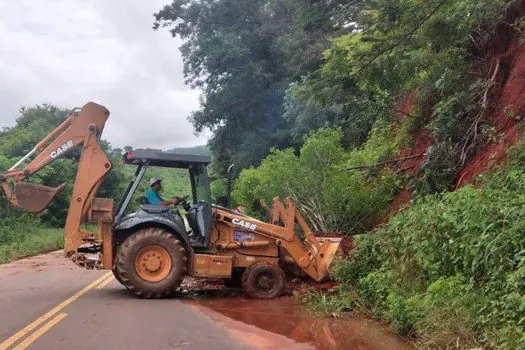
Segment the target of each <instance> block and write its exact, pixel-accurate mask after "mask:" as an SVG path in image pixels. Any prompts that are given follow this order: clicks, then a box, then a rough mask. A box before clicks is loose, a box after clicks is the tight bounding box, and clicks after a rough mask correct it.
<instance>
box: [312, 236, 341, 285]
mask: <svg viewBox="0 0 525 350" xmlns="http://www.w3.org/2000/svg"><path fill="white" fill-rule="evenodd" d="M316 238H317V240H318V241H319V243H320V244H321V249H320V252H319V254H318V257H317V259H316V260H317V272H318V274H319V278H318V279H317V281H322V280H324V279H326V278H327V277H328V276H329V275H330V273H331V271H330V268H331V267H332V263H333V261H334V258H335V257H336V255H337V253H338V252H339V245H340V244H341V241H342V238H333V237H316Z"/></svg>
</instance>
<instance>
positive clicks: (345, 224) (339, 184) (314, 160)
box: [234, 124, 400, 234]
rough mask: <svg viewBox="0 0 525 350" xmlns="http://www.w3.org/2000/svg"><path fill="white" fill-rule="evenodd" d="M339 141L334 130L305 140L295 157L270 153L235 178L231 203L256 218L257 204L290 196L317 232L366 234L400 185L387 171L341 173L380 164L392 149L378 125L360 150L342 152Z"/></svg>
mask: <svg viewBox="0 0 525 350" xmlns="http://www.w3.org/2000/svg"><path fill="white" fill-rule="evenodd" d="M342 136H343V133H342V132H341V131H340V130H333V129H320V130H318V131H315V132H312V133H311V134H310V135H309V136H308V137H307V138H306V139H305V142H304V145H303V146H302V148H301V150H300V152H299V153H300V154H299V155H296V154H295V153H294V151H293V149H287V150H284V151H279V150H277V149H274V150H273V151H272V153H271V154H270V155H269V156H268V157H267V158H265V159H264V160H263V161H262V163H261V165H260V166H259V167H258V168H251V169H247V170H244V171H243V172H242V173H241V175H240V176H239V178H238V180H237V182H236V185H235V191H234V198H235V199H236V200H237V202H239V203H243V204H245V205H246V208H247V210H248V212H249V213H250V214H252V215H256V216H257V215H259V216H260V215H261V214H262V213H260V212H258V209H259V207H258V206H257V201H258V200H259V199H264V200H265V201H266V202H267V203H271V200H272V197H274V196H281V197H283V198H284V197H288V196H290V197H292V198H293V199H294V200H295V202H296V203H298V205H299V207H300V209H301V210H302V211H303V213H304V214H305V216H306V218H308V219H309V221H310V223H311V224H312V225H313V227H314V229H315V230H317V231H324V232H346V233H349V234H354V233H358V232H362V231H363V230H367V229H370V228H371V227H372V225H373V224H374V223H375V222H377V220H378V219H379V218H380V217H381V216H382V215H384V214H385V209H386V207H387V206H388V204H389V203H390V201H391V200H392V198H393V196H394V195H395V193H396V191H397V190H398V189H399V184H400V182H399V180H398V178H397V177H396V176H395V175H394V174H393V173H392V172H391V171H389V170H379V171H375V172H374V171H370V170H369V171H368V173H367V174H366V176H364V174H363V173H362V172H360V171H352V170H347V168H348V167H350V166H354V165H356V164H362V163H363V162H370V163H375V162H377V161H380V160H382V159H384V158H386V157H388V156H390V155H391V154H392V153H393V152H394V150H395V145H394V144H393V143H391V142H390V141H389V132H388V129H385V127H384V126H382V125H380V124H378V126H377V128H376V129H375V132H373V133H372V134H371V137H370V140H369V141H368V142H367V144H366V145H365V146H364V147H363V148H362V149H354V150H352V151H351V152H347V151H345V150H344V148H343V147H342V142H341V139H342ZM259 210H260V209H259Z"/></svg>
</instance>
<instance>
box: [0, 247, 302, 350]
mask: <svg viewBox="0 0 525 350" xmlns="http://www.w3.org/2000/svg"><path fill="white" fill-rule="evenodd" d="M25 348H30V349H89V350H93V349H166V350H167V349H254V348H255V349H261V348H263V349H303V348H311V346H310V345H308V344H304V343H303V344H301V343H297V342H295V341H294V340H291V339H288V338H286V337H284V336H282V335H278V334H274V333H271V332H267V331H264V330H262V329H258V328H256V327H253V326H248V325H247V326H242V327H240V326H235V327H232V326H231V319H229V318H227V317H225V316H223V315H221V314H219V313H217V312H214V311H213V310H209V309H203V308H201V307H195V306H194V305H192V304H191V303H187V302H185V301H184V300H179V299H176V298H175V299H166V300H143V299H137V298H135V297H133V296H131V295H130V294H129V293H128V292H127V291H126V290H125V289H124V288H123V287H121V286H120V285H119V284H118V282H116V281H115V280H114V278H113V276H112V274H111V273H108V272H107V271H92V270H85V269H82V268H79V267H76V266H75V265H74V264H73V263H71V262H69V261H68V260H67V259H65V258H63V257H62V255H61V253H50V254H46V255H41V256H38V257H34V258H29V259H24V260H20V261H17V262H15V263H11V264H7V265H1V266H0V350H4V349H25Z"/></svg>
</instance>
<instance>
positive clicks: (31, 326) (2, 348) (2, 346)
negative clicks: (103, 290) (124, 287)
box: [0, 271, 112, 350]
mask: <svg viewBox="0 0 525 350" xmlns="http://www.w3.org/2000/svg"><path fill="white" fill-rule="evenodd" d="M111 274H112V272H111V271H110V272H108V273H106V274H104V276H102V277H100V278H98V279H97V280H96V281H95V282H93V283H91V284H90V285H89V286H87V287H85V288H84V289H82V290H80V291H78V292H76V293H75V294H74V295H72V296H71V297H69V298H68V299H66V300H64V301H63V302H61V303H60V304H58V305H57V306H55V307H54V308H53V309H52V310H50V311H48V312H47V313H45V314H44V315H42V316H40V317H39V318H37V319H36V320H35V321H34V322H32V323H30V324H28V325H27V326H25V327H24V328H22V329H21V330H19V331H18V332H16V333H15V334H13V335H12V336H11V337H10V338H9V339H7V340H6V341H4V342H3V343H2V344H0V350H6V349H7V348H8V347H9V346H10V345H12V344H13V343H15V342H16V341H17V340H18V339H20V338H22V337H24V336H25V335H26V334H27V333H29V332H31V331H32V330H33V329H35V328H36V327H38V326H39V325H40V324H42V323H43V322H45V321H47V320H48V319H50V318H51V317H53V316H54V315H55V314H56V313H58V312H59V311H60V310H62V309H63V308H65V307H66V306H68V305H69V304H71V303H72V302H74V301H75V300H77V299H78V298H80V297H81V296H82V295H83V294H85V293H86V292H87V291H89V290H90V289H92V288H94V287H96V286H97V285H98V284H99V283H100V282H102V281H103V280H105V279H106V278H108V276H110V275H111Z"/></svg>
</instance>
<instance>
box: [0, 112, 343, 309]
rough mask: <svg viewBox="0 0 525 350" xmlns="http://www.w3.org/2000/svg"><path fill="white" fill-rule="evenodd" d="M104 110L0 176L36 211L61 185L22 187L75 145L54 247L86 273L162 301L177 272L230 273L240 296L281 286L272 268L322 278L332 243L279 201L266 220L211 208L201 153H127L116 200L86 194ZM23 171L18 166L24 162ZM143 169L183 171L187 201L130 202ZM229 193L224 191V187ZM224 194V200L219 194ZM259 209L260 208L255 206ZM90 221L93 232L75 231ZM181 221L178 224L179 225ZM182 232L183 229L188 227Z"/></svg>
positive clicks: (12, 194)
mask: <svg viewBox="0 0 525 350" xmlns="http://www.w3.org/2000/svg"><path fill="white" fill-rule="evenodd" d="M108 117H109V111H108V110H107V109H106V108H105V107H104V106H102V105H99V104H96V103H93V102H89V103H87V104H86V105H84V106H83V107H82V108H77V109H75V110H73V112H72V113H71V114H70V115H69V116H68V117H67V118H66V119H65V120H64V121H63V122H62V124H60V125H59V126H58V127H57V128H56V129H55V130H54V131H52V132H51V133H50V134H49V135H48V136H46V137H45V138H44V139H43V140H42V141H40V142H39V143H38V144H37V145H36V146H35V147H34V148H33V150H32V151H30V152H29V153H28V154H27V155H26V156H24V157H23V158H22V159H20V160H19V161H18V162H17V163H16V164H15V165H14V166H13V167H11V168H10V169H9V170H8V171H6V172H4V173H3V174H1V175H0V179H1V181H2V188H3V190H4V192H5V194H6V196H7V198H8V200H9V202H10V203H11V204H12V205H14V206H17V207H20V208H22V209H24V210H26V211H28V212H31V213H40V212H42V211H44V210H45V209H46V208H47V207H48V206H49V205H50V203H51V201H52V200H53V198H54V197H55V196H56V194H57V193H58V192H59V191H61V190H63V189H64V187H65V184H62V185H60V186H58V187H56V188H52V187H47V186H44V185H39V184H32V183H27V182H24V180H25V179H27V178H28V177H30V176H31V175H33V174H35V173H36V172H38V171H39V170H40V169H42V168H43V167H45V166H46V165H47V164H49V163H51V162H52V161H54V160H55V159H58V158H60V157H63V156H64V155H66V154H67V153H68V152H70V151H71V150H73V149H75V148H80V149H81V155H80V158H79V164H78V171H77V174H76V179H75V183H74V187H73V191H72V195H71V200H70V205H69V210H68V215H67V219H66V224H65V228H64V251H65V254H66V256H67V257H69V258H70V259H71V260H72V261H74V262H75V263H76V264H78V265H80V266H83V267H86V268H101V269H111V270H112V271H113V273H114V275H115V277H116V279H117V280H118V281H119V282H120V283H121V284H122V285H124V286H125V287H126V288H127V289H128V290H130V291H131V292H133V293H134V294H136V295H137V296H140V297H144V298H163V297H168V296H170V295H172V294H174V292H175V291H176V290H177V288H178V287H179V285H180V283H181V282H182V280H183V279H184V277H185V276H187V275H189V276H195V277H203V278H225V279H232V278H233V277H235V276H240V279H241V283H242V288H243V289H244V290H245V291H246V293H247V294H248V295H249V296H250V297H254V298H263V299H264V298H273V297H275V296H278V295H279V294H281V292H282V291H283V290H284V288H285V283H286V279H285V274H284V272H283V269H282V266H285V265H286V264H293V265H295V267H296V268H298V269H299V270H300V271H302V272H303V273H305V274H306V275H308V276H310V277H311V278H313V279H314V280H316V281H321V280H323V279H325V278H326V277H327V276H328V274H329V266H330V264H331V262H332V260H333V258H334V256H335V254H336V251H337V249H338V246H339V243H340V240H339V239H334V238H327V237H326V238H322V237H315V236H314V235H313V234H312V231H311V230H310V228H309V226H308V224H307V223H306V221H305V220H304V218H303V217H302V216H301V215H300V213H299V212H298V211H297V210H296V207H295V205H294V203H293V202H292V201H291V200H289V199H287V200H285V201H284V202H281V200H280V199H279V198H275V199H274V200H273V207H272V209H271V210H270V209H268V208H267V209H268V210H269V212H270V214H271V223H268V222H263V221H260V220H257V219H254V218H252V217H248V216H246V215H244V214H242V213H239V212H236V211H233V210H230V209H228V208H227V206H228V205H224V206H220V205H216V204H213V203H212V199H211V194H210V184H209V179H208V173H207V165H208V164H209V163H210V157H205V156H197V155H185V154H173V153H167V152H161V151H152V150H133V151H130V152H127V153H125V154H124V155H123V161H124V162H125V163H126V164H128V165H131V166H136V172H135V174H134V176H133V177H132V179H131V181H130V183H129V185H128V187H127V189H126V191H125V193H124V194H123V196H122V199H121V200H120V202H119V203H118V205H117V206H116V208H115V209H114V203H113V199H111V198H99V197H96V194H97V191H98V189H99V187H100V185H101V183H102V181H103V180H104V177H105V176H106V175H107V174H108V172H110V170H111V168H112V163H111V162H110V160H109V158H108V157H107V155H106V154H105V152H104V151H103V149H102V148H101V147H100V145H99V140H100V137H101V134H102V131H103V129H104V125H105V123H106V121H107V119H108ZM25 163H26V165H23V164H25ZM148 167H166V168H179V169H185V170H187V171H188V175H189V178H190V181H191V189H192V193H191V197H192V200H191V201H190V200H189V196H186V197H185V198H184V200H183V208H184V211H185V213H184V217H183V215H182V214H181V211H180V210H179V209H178V208H177V207H176V208H169V207H165V206H159V205H150V204H147V203H144V204H142V205H140V207H139V208H138V209H137V210H135V211H133V210H130V209H129V208H130V203H131V202H132V199H133V194H134V193H135V192H136V190H137V188H138V186H139V183H140V181H141V180H142V179H143V177H144V174H145V172H146V169H147V168H148ZM229 188H231V186H229ZM229 197H230V196H229V195H228V198H229ZM263 204H264V203H263ZM86 222H87V223H93V224H96V225H97V232H90V231H89V230H87V229H85V228H82V227H81V226H82V225H81V224H83V223H86ZM185 222H186V225H185ZM188 226H189V229H188Z"/></svg>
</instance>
